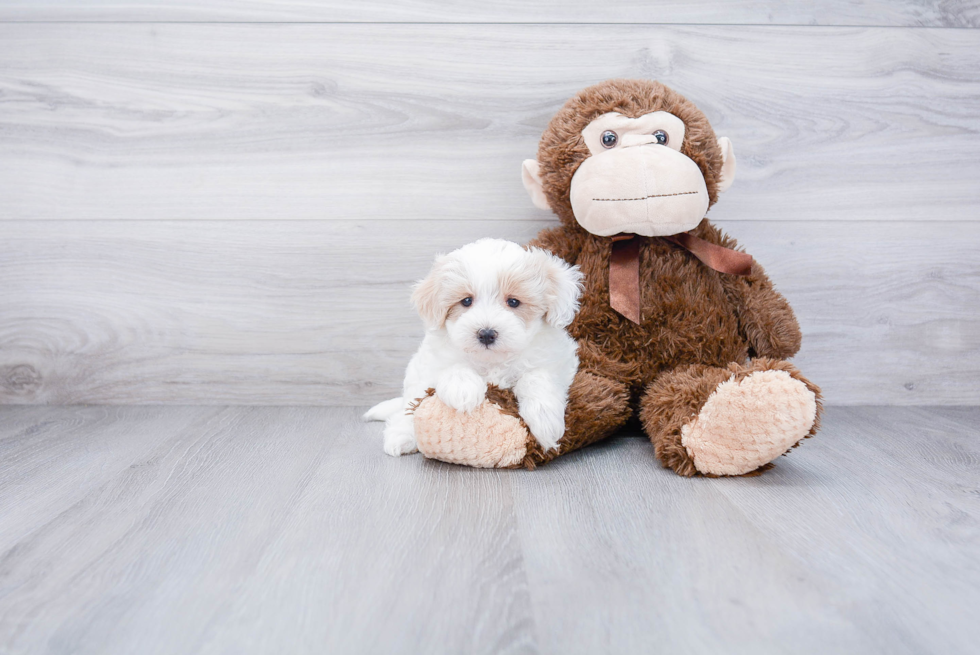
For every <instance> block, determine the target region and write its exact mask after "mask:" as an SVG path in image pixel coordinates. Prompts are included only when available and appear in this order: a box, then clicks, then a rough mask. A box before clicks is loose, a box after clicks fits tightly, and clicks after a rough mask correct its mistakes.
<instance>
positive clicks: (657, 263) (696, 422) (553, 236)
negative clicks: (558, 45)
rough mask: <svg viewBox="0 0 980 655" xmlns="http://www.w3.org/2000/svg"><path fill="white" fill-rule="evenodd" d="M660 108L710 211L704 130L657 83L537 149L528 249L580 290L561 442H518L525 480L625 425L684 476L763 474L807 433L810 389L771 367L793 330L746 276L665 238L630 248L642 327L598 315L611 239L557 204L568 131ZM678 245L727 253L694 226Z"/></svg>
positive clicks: (630, 91) (567, 123)
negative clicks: (538, 193) (538, 206)
mask: <svg viewBox="0 0 980 655" xmlns="http://www.w3.org/2000/svg"><path fill="white" fill-rule="evenodd" d="M660 110H664V111H668V112H670V113H672V114H674V115H675V116H677V117H679V118H680V119H681V120H683V121H684V123H685V126H686V131H685V136H684V141H683V143H682V144H681V152H682V153H683V154H684V155H687V156H688V157H689V158H690V159H691V160H693V161H694V162H695V163H696V164H697V165H698V167H699V168H700V170H701V173H702V174H703V176H704V179H705V183H706V186H707V190H708V195H709V203H710V204H714V202H715V201H716V200H717V196H718V192H719V184H720V181H721V170H722V163H723V158H722V153H721V149H720V147H719V146H718V140H717V138H716V137H715V134H714V131H713V130H712V129H711V126H710V125H709V124H708V121H707V119H706V118H705V116H704V115H703V114H702V113H701V111H700V110H698V108H697V107H695V106H694V104H692V103H691V102H689V101H688V100H686V99H685V98H683V97H682V96H680V95H679V94H678V93H676V92H674V91H672V90H671V89H668V88H667V87H665V86H663V85H662V84H659V83H657V82H648V81H642V80H612V81H609V82H605V83H602V84H599V85H596V86H593V87H590V88H588V89H585V90H584V91H582V92H581V93H580V94H578V95H577V96H576V97H574V98H572V99H571V100H569V101H568V102H567V103H566V104H565V106H564V107H562V109H561V110H560V111H559V112H558V114H557V115H556V116H555V117H554V119H553V120H552V121H551V123H550V124H549V125H548V128H547V130H546V131H545V133H544V136H543V137H542V139H541V144H540V147H539V149H538V164H539V174H540V177H541V181H542V188H543V191H544V194H545V196H546V197H547V200H548V203H549V205H550V206H551V208H552V209H553V210H554V211H555V213H556V214H557V215H558V217H559V218H560V219H561V225H560V226H558V227H554V228H550V229H546V230H543V231H542V232H541V233H540V234H538V236H537V237H536V238H535V239H534V240H533V241H531V243H530V244H529V245H530V246H537V247H540V248H544V249H546V250H549V251H551V252H552V253H554V254H556V255H558V256H559V257H561V258H563V259H565V260H566V261H567V262H569V263H570V264H577V265H578V266H579V267H580V268H581V270H582V273H583V275H584V292H583V295H582V299H581V310H580V311H579V314H578V316H577V317H576V319H575V321H574V322H573V323H572V325H571V326H570V327H569V331H570V333H571V334H572V336H573V337H574V338H575V339H576V340H577V341H578V343H579V360H580V366H579V372H578V375H577V376H576V378H575V381H574V383H573V385H572V388H571V391H570V394H569V404H568V408H567V411H566V433H565V436H564V437H563V438H562V440H561V441H560V444H559V449H558V451H551V452H549V453H545V452H542V451H541V449H540V448H539V447H538V446H537V443H536V442H535V441H534V440H533V439H530V438H529V439H528V441H527V443H526V453H524V454H523V460H522V461H521V463H522V464H523V465H524V466H527V467H529V468H533V467H534V466H537V465H539V464H542V463H544V462H547V461H549V460H550V459H553V458H554V457H556V456H558V455H561V454H565V453H568V452H571V451H573V450H575V449H577V448H581V447H582V446H585V445H588V444H590V443H593V442H595V441H598V440H600V439H603V438H605V437H607V436H609V435H610V434H612V433H613V432H615V431H616V430H618V429H619V428H621V427H622V426H623V425H625V424H626V423H627V421H628V420H629V419H630V418H631V417H632V416H634V415H637V414H638V415H639V418H640V419H641V423H642V426H643V429H644V430H645V432H646V433H647V435H648V436H649V437H650V439H651V441H652V442H653V445H654V450H655V453H656V455H657V457H658V458H659V459H660V461H661V463H662V464H663V465H664V466H666V467H669V468H671V469H673V470H674V471H676V472H677V473H679V474H681V475H686V476H690V475H696V474H703V475H739V474H746V473H750V472H752V471H756V472H758V471H762V470H765V469H766V468H768V467H769V462H770V461H771V460H772V459H774V458H776V457H778V456H779V455H781V454H783V453H784V452H786V451H787V450H789V449H790V448H792V447H794V446H795V445H796V444H798V443H799V441H800V440H801V439H803V438H806V437H809V436H812V435H813V434H815V433H816V430H817V428H818V425H819V419H820V413H821V403H820V390H819V388H818V387H816V386H815V385H814V384H813V383H811V382H810V381H809V380H807V379H806V378H805V377H803V375H802V374H801V373H800V372H799V371H798V370H797V369H796V368H795V367H794V366H793V365H792V364H789V363H788V362H785V361H783V360H784V359H786V358H788V357H792V356H793V355H794V354H796V352H797V351H798V350H799V348H800V341H801V333H800V328H799V325H798V324H797V322H796V318H795V316H794V315H793V310H792V309H791V308H790V306H789V304H788V303H787V302H786V299H785V298H783V296H782V295H780V294H779V293H778V292H777V291H776V290H775V289H774V288H773V285H772V283H771V282H770V281H769V279H768V278H767V277H766V274H765V271H763V269H762V267H761V266H759V265H758V264H753V267H752V270H751V272H750V274H749V275H747V276H744V277H743V276H734V275H728V274H724V273H719V272H718V271H715V270H713V269H711V268H709V267H707V266H705V265H704V264H703V263H702V262H701V261H699V260H698V259H697V258H695V257H694V256H693V255H692V254H691V253H690V252H688V251H687V250H685V249H684V248H682V247H680V246H678V245H675V244H674V243H673V242H671V241H669V240H667V239H663V238H659V237H643V236H635V237H633V238H635V239H637V241H638V244H639V250H640V262H639V265H640V273H639V276H640V290H641V294H640V295H641V315H642V321H641V322H640V323H633V322H631V321H630V320H628V319H626V318H624V317H623V316H622V315H620V314H619V313H617V312H616V311H614V310H613V309H612V308H611V307H610V303H609V260H610V254H611V252H612V240H611V239H610V238H608V237H601V236H596V235H594V234H591V233H589V232H588V231H586V230H585V229H584V228H582V227H581V226H580V225H579V224H578V222H577V221H576V220H575V216H574V214H573V212H572V206H571V202H570V200H569V189H570V185H571V180H572V176H573V175H574V174H575V172H576V170H577V168H578V167H579V165H580V164H581V163H582V162H583V161H584V160H585V159H586V158H587V157H589V150H588V148H587V147H586V146H585V144H584V143H583V140H582V137H581V132H582V130H583V129H584V128H585V127H586V126H587V125H588V124H589V123H590V122H591V121H592V120H593V119H595V118H596V117H598V116H599V115H601V114H605V113H607V112H611V111H616V112H619V113H621V114H624V115H626V116H628V117H632V118H636V117H640V116H643V115H645V114H648V113H651V112H655V111H660ZM709 206H710V205H709ZM692 234H694V235H695V236H697V237H699V238H701V239H704V240H706V241H709V242H711V243H713V244H717V245H720V246H723V247H726V248H737V247H738V246H737V244H736V242H735V241H734V240H733V239H731V238H729V237H728V236H726V235H724V234H722V232H721V231H720V230H718V229H717V228H716V227H714V226H713V225H712V224H711V223H710V222H709V221H708V220H707V219H704V220H703V221H702V222H701V223H700V225H698V227H697V228H695V229H694V230H692ZM424 402H427V403H433V402H439V401H438V399H437V398H429V399H426V400H425V401H424ZM493 402H494V403H495V404H496V406H497V407H498V408H499V411H500V416H506V417H507V419H508V420H510V421H513V417H515V416H517V417H519V415H518V414H517V404H516V400H515V399H514V398H513V394H510V393H509V392H498V391H495V392H494V398H493ZM458 420H459V421H465V420H466V419H465V417H459V418H458ZM457 427H458V426H457ZM520 447H521V448H522V449H523V448H525V445H524V444H522V445H521V446H520ZM420 448H421V446H420Z"/></svg>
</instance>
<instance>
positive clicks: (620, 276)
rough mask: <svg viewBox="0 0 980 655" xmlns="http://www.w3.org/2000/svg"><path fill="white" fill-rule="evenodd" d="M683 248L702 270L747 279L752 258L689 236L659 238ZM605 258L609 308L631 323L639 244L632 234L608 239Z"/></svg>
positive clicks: (636, 306) (636, 316) (636, 305)
mask: <svg viewBox="0 0 980 655" xmlns="http://www.w3.org/2000/svg"><path fill="white" fill-rule="evenodd" d="M662 238H663V239H665V240H667V241H670V242H671V243H673V244H674V245H677V246H680V247H681V248H684V249H685V250H687V251H688V252H690V253H691V254H692V255H694V256H695V257H697V258H698V259H699V260H701V261H702V262H703V263H704V264H705V266H707V267H709V268H711V269H713V270H716V271H718V272H719V273H727V274H729V275H748V274H749V273H750V272H751V271H752V255H749V254H748V253H744V252H739V251H737V250H732V249H730V248H725V247H723V246H718V245H715V244H713V243H711V242H709V241H705V240H704V239H700V238H698V237H696V236H694V235H693V234H691V233H689V232H682V233H680V234H674V235H671V236H666V237H662ZM612 241H613V244H612V253H611V254H610V256H609V306H610V307H612V308H613V309H614V310H616V311H617V312H619V313H620V314H622V315H623V316H624V317H626V318H627V319H629V320H630V321H632V322H634V323H639V322H640V321H641V320H642V316H641V315H640V240H639V239H636V238H635V235H632V234H618V235H616V236H614V237H612Z"/></svg>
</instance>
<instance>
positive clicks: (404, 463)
mask: <svg viewBox="0 0 980 655" xmlns="http://www.w3.org/2000/svg"><path fill="white" fill-rule="evenodd" d="M358 414H359V410H357V409H352V408H313V407H303V408H297V407H294V408H281V407H266V408H255V407H236V408H222V407H4V408H0V653H4V654H8V653H101V654H104V653H135V652H138V653H304V652H310V653H327V652H334V653H341V652H343V653H352V652H423V653H439V652H447V653H459V652H468V653H469V652H494V653H496V652H545V653H597V652H652V651H662V652H671V653H683V652H712V653H715V652H725V653H729V652H752V653H769V652H772V653H785V652H794V653H808V652H812V653H827V652H834V653H847V652H854V653H879V652H880V653H889V654H892V653H966V652H970V651H971V650H972V649H973V648H974V647H975V645H976V643H977V640H978V639H980V628H978V625H977V622H976V621H975V620H974V618H973V616H972V614H971V612H972V611H973V610H975V608H976V607H978V606H980V568H978V566H977V561H978V556H980V489H978V468H980V466H978V464H980V446H978V442H977V433H978V425H980V408H873V407H852V408H840V407H834V408H831V409H830V410H829V411H828V413H827V417H826V422H825V428H824V430H823V431H822V433H821V434H820V435H819V436H818V437H817V438H816V439H813V440H810V441H809V442H808V443H807V444H805V446H804V447H802V448H801V449H799V450H797V451H795V452H794V453H793V454H792V455H791V456H790V457H787V458H783V459H781V460H780V461H779V463H778V466H777V467H776V469H775V470H773V471H771V472H770V473H768V474H766V475H764V476H761V477H757V478H737V479H719V480H705V479H694V480H689V479H683V478H679V477H677V476H675V475H673V474H672V473H670V472H668V471H666V470H663V469H661V468H659V467H658V465H657V464H656V462H655V461H654V459H653V454H652V449H651V446H650V445H649V443H648V442H647V441H646V440H645V439H642V438H637V437H636V436H634V435H624V436H621V437H618V438H615V439H612V440H610V441H608V442H606V443H603V444H600V445H598V446H595V447H593V448H590V449H586V450H585V451H583V452H580V453H577V454H573V455H570V456H568V457H565V458H563V459H561V460H559V461H557V462H554V463H553V464H551V465H549V466H547V467H544V468H542V469H539V470H538V471H534V472H526V471H478V470H470V469H463V468H458V467H453V466H449V465H444V464H440V463H437V462H431V461H426V460H424V459H422V458H421V457H420V456H411V457H406V458H401V459H393V458H389V457H387V456H385V455H384V454H383V453H382V451H381V447H380V427H379V426H378V425H376V424H370V425H366V424H362V423H360V422H359V420H358V418H357V417H358Z"/></svg>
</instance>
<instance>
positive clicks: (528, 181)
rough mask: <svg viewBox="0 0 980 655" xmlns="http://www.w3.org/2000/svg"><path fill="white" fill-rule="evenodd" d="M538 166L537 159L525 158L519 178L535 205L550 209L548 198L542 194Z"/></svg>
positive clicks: (539, 207) (542, 189)
mask: <svg viewBox="0 0 980 655" xmlns="http://www.w3.org/2000/svg"><path fill="white" fill-rule="evenodd" d="M540 168H541V164H539V163H538V160H537V159H525V160H524V165H523V166H521V180H522V181H523V182H524V188H525V189H527V192H528V194H529V195H530V196H531V202H533V203H534V206H535V207H537V208H538V209H551V207H549V206H548V198H547V197H546V196H545V195H544V186H543V185H542V184H541V174H540V172H539V171H540Z"/></svg>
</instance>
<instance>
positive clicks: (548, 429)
mask: <svg viewBox="0 0 980 655" xmlns="http://www.w3.org/2000/svg"><path fill="white" fill-rule="evenodd" d="M519 411H520V415H521V418H523V419H524V422H525V423H527V427H529V428H530V429H531V432H532V433H533V434H534V438H535V439H536V440H537V442H538V443H539V444H540V445H541V447H542V448H544V450H545V452H547V451H549V450H552V449H553V448H557V447H558V442H559V441H560V440H561V438H562V437H563V436H564V435H565V407H564V405H563V404H561V403H545V402H541V401H537V400H531V401H525V402H523V403H521V406H520V410H519Z"/></svg>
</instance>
